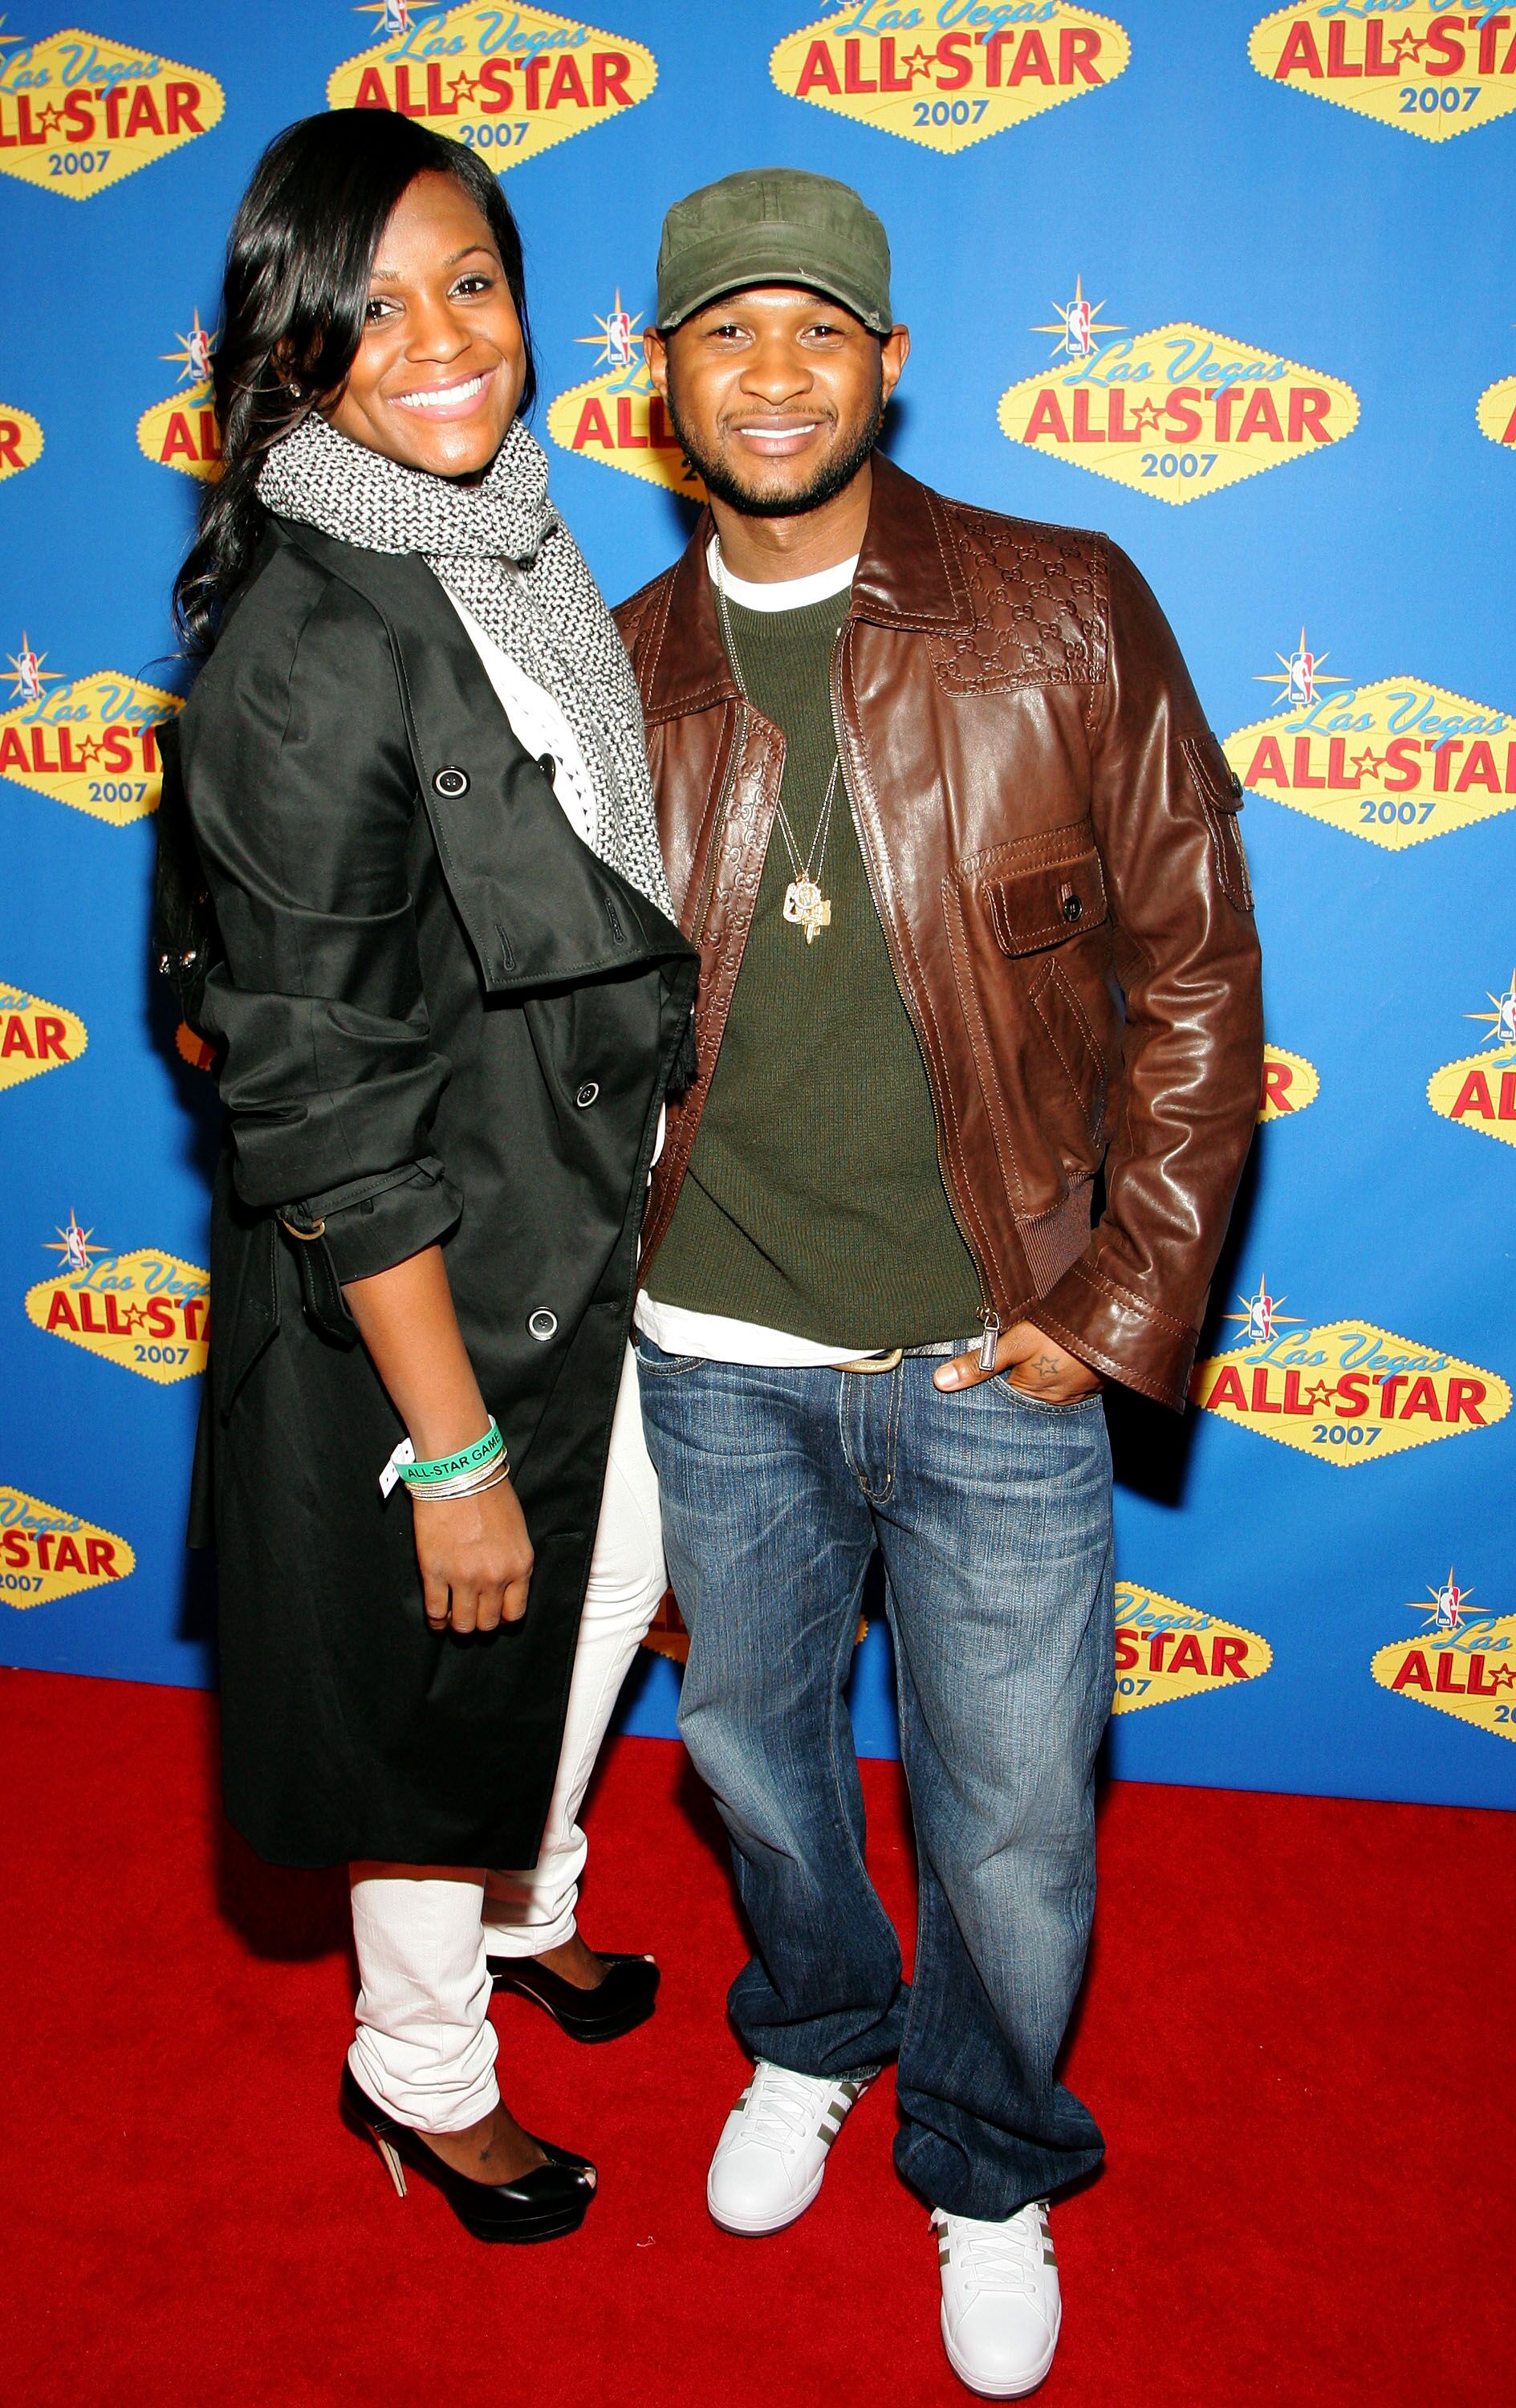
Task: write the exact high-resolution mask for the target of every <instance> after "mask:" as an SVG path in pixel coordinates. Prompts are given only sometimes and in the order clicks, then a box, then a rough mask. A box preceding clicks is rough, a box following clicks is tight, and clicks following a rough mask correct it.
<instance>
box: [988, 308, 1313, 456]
mask: <svg viewBox="0 0 1516 2408" xmlns="http://www.w3.org/2000/svg"><path fill="white" fill-rule="evenodd" d="M1107 306H1108V305H1107V303H1106V302H1105V301H1104V300H1100V301H1092V300H1090V299H1089V298H1088V297H1087V296H1086V294H1085V291H1084V279H1083V278H1082V276H1080V277H1078V278H1076V279H1075V285H1074V297H1073V299H1072V300H1071V301H1061V302H1057V303H1055V304H1054V305H1053V310H1052V316H1051V320H1050V321H1049V322H1047V323H1045V324H1043V325H1039V326H1034V327H1033V328H1032V329H1031V331H1032V333H1034V334H1037V335H1051V336H1053V337H1055V338H1056V339H1055V341H1054V343H1053V346H1052V357H1051V365H1050V366H1046V367H1044V368H1042V369H1041V370H1039V371H1038V373H1037V375H1036V376H1030V377H1023V379H1022V380H1021V381H1020V382H1019V383H1017V384H1013V385H1011V386H1010V387H1009V389H1008V392H1006V393H1005V394H1002V395H1001V399H1000V413H999V415H1000V425H1001V429H1002V431H1003V433H1005V434H1006V435H1007V436H1008V437H1009V439H1010V440H1011V442H1012V443H1025V444H1029V445H1030V446H1031V448H1032V449H1033V450H1034V451H1035V452H1042V453H1043V454H1044V455H1045V456H1048V457H1051V458H1055V459H1059V460H1066V461H1067V462H1068V464H1069V466H1071V467H1075V468H1088V469H1091V470H1093V472H1094V475H1095V476H1097V477H1110V478H1113V479H1114V480H1115V481H1116V483H1117V484H1119V485H1130V486H1131V487H1132V488H1133V489H1134V491H1135V492H1137V493H1139V494H1148V495H1151V496H1152V497H1153V498H1154V499H1155V500H1157V501H1161V502H1194V501H1198V500H1199V499H1200V497H1201V496H1202V495H1205V494H1215V493H1219V492H1220V491H1221V489H1222V487H1223V485H1235V484H1236V483H1237V480H1238V479H1239V478H1242V477H1256V476H1260V475H1261V474H1262V473H1263V471H1264V470H1265V469H1266V468H1280V467H1282V466H1284V465H1285V463H1286V462H1287V461H1291V460H1305V459H1309V457H1310V456H1311V455H1312V454H1313V453H1315V452H1321V451H1323V450H1326V449H1328V448H1329V447H1330V446H1331V445H1332V444H1334V443H1340V442H1341V441H1342V438H1343V437H1344V436H1346V435H1351V434H1352V430H1353V428H1354V427H1355V426H1356V425H1357V423H1358V396H1357V394H1355V393H1354V392H1353V390H1352V386H1351V385H1347V384H1344V383H1343V382H1342V380H1341V379H1340V378H1339V377H1334V376H1328V375H1327V374H1326V373H1325V371H1324V370H1323V369H1319V368H1306V367H1300V366H1297V365H1296V364H1295V362H1294V361H1293V360H1286V359H1281V358H1280V356H1279V355H1278V353H1277V352H1274V351H1260V350H1259V349H1258V347H1257V346H1256V344H1253V343H1244V342H1239V341H1238V340H1237V338H1236V337H1234V336H1231V335H1219V334H1217V333H1215V332H1214V330H1213V329H1211V328H1210V327H1207V326H1194V325H1191V324H1189V323H1188V322H1178V323H1175V324H1171V325H1166V326H1152V327H1150V328H1149V329H1148V330H1147V331H1146V332H1145V333H1137V332H1134V331H1133V330H1132V329H1131V328H1130V327H1127V326H1123V325H1120V324H1118V323H1117V322H1115V321H1114V320H1109V319H1107V318H1106V317H1105V314H1104V313H1105V310H1106V308H1107Z"/></svg>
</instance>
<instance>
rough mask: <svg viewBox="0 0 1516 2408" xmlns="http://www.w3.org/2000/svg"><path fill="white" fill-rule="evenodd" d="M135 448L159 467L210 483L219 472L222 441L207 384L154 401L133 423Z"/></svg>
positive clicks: (188, 386) (220, 468)
mask: <svg viewBox="0 0 1516 2408" xmlns="http://www.w3.org/2000/svg"><path fill="white" fill-rule="evenodd" d="M136 440H137V448H138V450H139V451H140V452H143V453H144V454H145V455H146V457H147V458H148V459H150V460H153V461H156V463H157V465H158V466H159V467H161V468H178V469H179V470H180V472H181V473H182V474H183V475H184V476H186V477H199V478H201V479H203V480H205V481H206V482H207V483H208V482H210V481H211V480H214V479H215V478H217V477H219V476H220V475H221V472H222V440H221V434H220V431H219V429H218V427H217V424H216V409H215V403H214V400H213V398H212V390H211V382H210V379H209V378H208V377H204V378H202V379H201V380H200V381H199V382H198V383H196V384H193V385H186V386H185V387H184V388H183V390H182V391H181V392H179V393H171V394H168V396H167V398H166V399H165V400H164V401H155V402H154V403H153V405H152V407H151V409H145V410H144V411H143V413H142V415H141V417H140V418H139V419H138V420H137V422H136Z"/></svg>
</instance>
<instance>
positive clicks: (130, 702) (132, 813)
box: [0, 629, 182, 827]
mask: <svg viewBox="0 0 1516 2408" xmlns="http://www.w3.org/2000/svg"><path fill="white" fill-rule="evenodd" d="M48 658H49V655H48V653H47V652H43V651H40V650H38V648H37V647H36V645H34V643H33V641H32V639H31V637H30V636H29V635H28V634H27V633H26V632H25V630H24V629H23V630H22V633H21V643H20V646H19V648H18V649H17V650H16V651H15V652H11V653H8V654H7V660H8V662H9V670H8V675H9V680H10V691H11V695H12V697H13V699H12V704H11V708H10V709H9V710H0V778H8V779H9V780H10V781H12V783H13V784H15V785H18V786H26V787H28V788H29V789H30V790H31V791H32V793H34V794H37V795H46V796H49V797H50V800H51V801H53V802H55V803H67V804H68V805H69V806H70V808H71V809H72V810H76V811H88V812H89V813H90V815H91V817H92V818H93V819H97V820H107V821H108V822H109V824H110V825H111V826H112V827H125V826H126V825H127V824H129V823H130V822H131V821H133V820H139V819H143V818H145V817H146V815H147V814H148V812H149V811H153V810H157V808H158V796H159V795H160V794H161V792H162V790H163V763H162V761H161V759H160V758H159V753H158V744H157V737H156V730H157V729H158V728H159V727H160V726H161V725H162V724H163V722H164V720H165V719H168V718H170V717H171V716H172V715H173V713H174V712H175V711H177V710H180V709H182V702H181V699H180V697H179V695H173V694H165V693H164V692H163V690H162V689H161V688H160V687H158V686H155V685H148V684H146V683H145V682H144V681H143V680H142V679H141V678H130V677H127V676H126V675H125V674H124V673H123V672H122V670H120V669H94V670H93V671H92V672H91V673H90V674H89V675H87V676H85V677H77V678H65V677H64V674H63V672H62V670H60V669H50V668H49V667H48V666H47V663H48ZM6 674H7V672H6V671H3V670H0V681H3V679H4V677H5V676H6Z"/></svg>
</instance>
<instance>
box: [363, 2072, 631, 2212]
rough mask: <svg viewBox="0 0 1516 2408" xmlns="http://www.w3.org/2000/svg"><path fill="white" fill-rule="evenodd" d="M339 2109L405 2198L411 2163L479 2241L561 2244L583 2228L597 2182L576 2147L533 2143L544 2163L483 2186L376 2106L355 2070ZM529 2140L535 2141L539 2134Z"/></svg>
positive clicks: (406, 2126) (407, 2126)
mask: <svg viewBox="0 0 1516 2408" xmlns="http://www.w3.org/2000/svg"><path fill="white" fill-rule="evenodd" d="M339 2104H340V2107H341V2113H342V2120H343V2122H344V2123H345V2124H346V2125H347V2126H348V2128H349V2129H350V2131H354V2132H357V2133H359V2134H360V2135H361V2136H362V2137H363V2138H364V2139H365V2140H369V2141H372V2142H373V2143H374V2146H375V2147H376V2148H377V2149H378V2151H379V2156H380V2157H382V2158H383V2160H384V2163H385V2165H386V2167H387V2168H388V2169H389V2174H390V2180H391V2181H392V2182H393V2185H394V2186H395V2189H396V2190H397V2191H398V2193H399V2195H400V2197H401V2198H402V2199H404V2198H405V2196H406V2172H405V2170H406V2168H407V2167H409V2168H410V2170H411V2171H412V2173H418V2174H422V2175H423V2176H424V2178H425V2179H426V2181H428V2182H429V2183H432V2184H434V2185H435V2186H436V2188H437V2189H438V2190H439V2191H440V2192H441V2193H442V2196H443V2198H444V2199H445V2200H447V2202H448V2205H449V2206H450V2207H451V2210H452V2212H453V2214H454V2215H455V2216H456V2217H457V2218H458V2221H459V2223H460V2224H461V2225H462V2226H463V2227H464V2229H465V2231H467V2232H471V2233H472V2234H473V2236H474V2238H475V2240H476V2241H519V2242H526V2241H561V2240H562V2239H563V2237H564V2235H565V2233H568V2232H577V2231H578V2229H579V2226H580V2225H581V2224H582V2223H583V2221H584V2217H585V2214H586V2211H587V2210H588V2208H589V2204H590V2201H591V2200H592V2199H593V2198H594V2190H595V2183H596V2181H597V2179H598V2177H597V2175H596V2173H595V2170H594V2166H593V2165H591V2163H590V2161H589V2159H588V2158H587V2157H576V2156H575V2155H574V2153H573V2151H572V2150H571V2149H558V2148H554V2146H553V2144H552V2143H551V2141H537V2143H536V2145H537V2147H538V2148H539V2149H540V2150H541V2151H542V2154H543V2156H544V2157H546V2158H547V2160H548V2162H547V2164H546V2165H545V2166H534V2167H533V2169H532V2171H531V2172H530V2173H527V2174H521V2175H519V2176H518V2177H517V2179H516V2181H514V2182H508V2183H499V2184H492V2183H480V2182H474V2181H471V2180H470V2178H469V2176H468V2175H467V2174H460V2173H455V2172H454V2171H453V2169H452V2168H451V2166H449V2165H444V2163H443V2161H442V2159H441V2158H440V2157H438V2156H437V2154H436V2150H435V2149H429V2148H428V2147H427V2145H426V2143H425V2142H424V2141H423V2140H422V2136H421V2134H420V2133H419V2132H414V2131H412V2130H411V2128H410V2126H409V2125H408V2124H397V2123H396V2122H395V2120H394V2117H393V2115H391V2114H387V2113H386V2112H385V2110H384V2109H383V2108H382V2107H379V2106H376V2104H375V2102H374V2100H372V2099H370V2098H369V2096H368V2094H367V2092H366V2091H365V2090H364V2089H363V2088H362V2087H361V2086H360V2085H359V2084H358V2083H357V2082H356V2081H355V2080H354V2078H353V2072H352V2068H351V2067H350V2065H345V2066H344V2067H343V2069H342V2091H341V2097H340V2100H339ZM527 2137H528V2138H529V2139H534V2140H535V2139H536V2134H535V2133H530V2134H528V2136H527Z"/></svg>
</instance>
